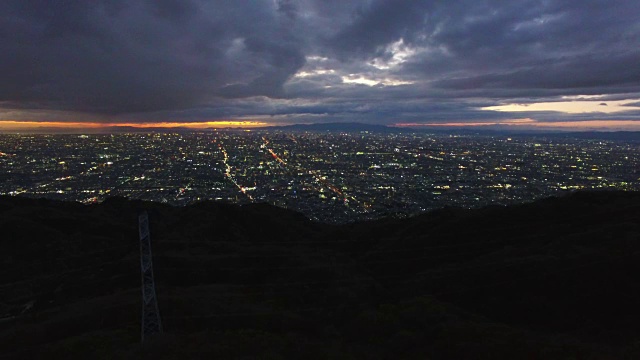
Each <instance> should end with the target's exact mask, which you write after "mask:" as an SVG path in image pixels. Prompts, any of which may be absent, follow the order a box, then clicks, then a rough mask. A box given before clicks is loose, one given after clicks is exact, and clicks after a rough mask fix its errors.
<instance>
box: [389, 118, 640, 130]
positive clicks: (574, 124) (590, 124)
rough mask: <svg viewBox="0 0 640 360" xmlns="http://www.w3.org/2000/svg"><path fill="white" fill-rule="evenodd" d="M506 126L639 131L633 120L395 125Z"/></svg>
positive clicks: (638, 124) (509, 121) (526, 120)
mask: <svg viewBox="0 0 640 360" xmlns="http://www.w3.org/2000/svg"><path fill="white" fill-rule="evenodd" d="M499 125H506V126H508V127H510V128H517V127H522V128H533V129H536V128H538V129H541V128H548V129H576V130H589V129H602V130H618V129H622V128H623V129H626V130H640V121H635V120H584V121H558V122H540V121H535V120H533V119H513V120H505V121H491V122H462V121H456V122H446V123H397V124H394V126H397V127H477V126H499Z"/></svg>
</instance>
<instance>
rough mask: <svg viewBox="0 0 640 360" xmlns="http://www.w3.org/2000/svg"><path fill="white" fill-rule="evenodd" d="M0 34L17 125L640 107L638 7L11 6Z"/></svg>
mask: <svg viewBox="0 0 640 360" xmlns="http://www.w3.org/2000/svg"><path fill="white" fill-rule="evenodd" d="M0 36H1V38H2V41H1V42H0V71H1V72H2V74H3V78H2V81H0V108H4V109H13V110H15V111H14V112H12V114H15V113H16V111H18V110H21V109H22V110H31V111H36V110H37V111H38V113H39V114H40V113H42V112H46V110H51V111H57V110H62V111H67V112H69V113H74V112H77V113H80V114H90V115H92V116H94V115H95V116H106V117H111V118H114V117H117V118H118V119H119V118H122V119H134V120H136V121H152V120H154V119H174V120H182V119H184V120H185V121H186V120H189V121H193V120H198V119H202V120H210V119H214V118H224V117H227V118H229V117H251V116H256V117H267V118H268V117H271V118H274V119H276V118H277V119H282V118H286V117H287V116H289V117H290V118H291V119H296V120H299V119H303V120H304V117H305V116H307V117H308V118H309V119H311V120H314V121H330V120H362V121H371V122H378V123H384V122H388V123H396V122H405V121H416V122H420V121H424V122H434V121H442V122H447V121H451V120H457V121H465V120H471V121H478V120H482V121H484V120H486V119H508V118H517V117H522V116H523V114H522V113H504V112H495V111H486V110H480V109H481V108H483V107H488V106H494V105H501V104H508V103H535V102H551V101H567V99H573V100H580V98H579V96H587V97H586V98H584V99H585V100H591V99H592V98H590V97H589V96H595V95H597V96H599V97H597V99H593V101H598V103H600V102H604V101H615V100H636V102H637V99H639V98H640V67H639V66H638V64H640V51H639V50H638V49H640V3H638V2H637V1H635V0H617V1H604V0H581V1H578V0H562V1H561V0H512V1H505V0H486V1H477V0H458V1H444V0H416V1H394V0H369V1H348V0H325V1H320V0H299V1H294V0H263V1H248V0H247V1H233V2H232V1H205V0H185V1H182V0H159V1H156V0H153V1H152V0H129V1H125V0H121V1H118V0H111V1H107V0H66V1H63V0H55V1H52V0H48V1H46V0H31V1H24V0H20V1H18V0H7V1H4V2H2V3H0ZM627 105H628V106H630V107H631V106H632V105H630V104H627ZM636 107H637V106H636ZM525 116H532V117H535V116H537V117H538V118H537V119H540V120H542V121H547V120H548V119H550V118H551V117H554V119H556V120H557V119H559V120H562V119H563V118H566V119H575V118H576V116H577V115H568V114H563V113H558V112H553V113H535V114H534V113H530V114H528V115H525ZM583 116H584V118H585V119H586V118H592V117H593V118H597V117H598V116H599V119H607V118H616V117H615V114H614V115H612V114H607V115H606V116H605V115H603V114H599V113H598V114H590V115H583ZM620 116H621V117H620V118H623V117H625V118H633V119H636V117H635V114H634V113H633V112H624V113H623V114H620Z"/></svg>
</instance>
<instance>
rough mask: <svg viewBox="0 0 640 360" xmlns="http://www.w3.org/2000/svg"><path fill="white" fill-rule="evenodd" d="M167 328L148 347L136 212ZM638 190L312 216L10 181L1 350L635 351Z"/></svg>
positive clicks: (0, 260) (639, 354)
mask: <svg viewBox="0 0 640 360" xmlns="http://www.w3.org/2000/svg"><path fill="white" fill-rule="evenodd" d="M142 210H146V211H147V212H148V213H149V216H150V229H151V241H152V249H153V255H154V258H153V262H154V271H155V276H156V286H157V295H158V303H159V307H160V314H161V317H162V321H163V325H164V329H165V333H164V334H163V335H158V336H157V337H155V338H151V339H150V341H149V343H146V344H144V346H140V343H139V341H140V307H141V295H140V265H139V242H138V229H137V226H138V223H137V216H138V214H139V213H140V212H141V211H142ZM638 219H640V193H634V192H578V193H573V194H570V195H568V196H564V197H561V198H549V199H545V200H541V201H537V202H534V203H530V204H524V205H517V206H509V207H499V206H496V207H488V208H483V209H477V210H463V209H455V208H447V209H443V210H439V211H434V212H430V213H426V214H423V215H420V216H416V217H413V218H409V219H382V220H378V221H373V222H363V223H354V224H347V225H340V226H337V225H327V224H321V223H315V222H312V221H310V220H307V219H306V218H304V217H303V216H302V215H301V214H299V213H296V212H293V211H289V210H285V209H281V208H277V207H273V206H270V205H267V204H253V205H247V206H237V205H232V204H225V203H214V202H204V203H198V204H194V205H191V206H187V207H171V206H168V205H163V204H159V203H149V202H140V201H130V200H125V199H122V198H111V199H107V200H106V201H105V202H104V203H102V204H97V205H81V204H78V203H70V202H57V201H51V200H44V199H28V198H22V197H0V234H2V241H1V242H0V294H1V297H0V354H2V358H3V359H27V358H28V359H35V358H64V359H86V358H117V359H140V358H153V359H176V358H223V359H231V358H235V359H240V358H242V359H249V358H264V359H289V358H290V359H327V358H335V359H345V358H352V359H389V358H399V359H427V358H428V359H523V358H527V359H638V358H640V348H639V347H638V339H639V338H640V328H639V327H638V326H637V324H638V323H640V307H639V306H638V304H639V303H640V222H639V221H638Z"/></svg>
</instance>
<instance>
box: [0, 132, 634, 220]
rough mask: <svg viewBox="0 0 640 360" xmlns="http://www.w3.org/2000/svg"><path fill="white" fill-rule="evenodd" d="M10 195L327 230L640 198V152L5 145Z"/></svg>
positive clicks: (358, 142)
mask: <svg viewBox="0 0 640 360" xmlns="http://www.w3.org/2000/svg"><path fill="white" fill-rule="evenodd" d="M0 169H1V171H0V194H5V195H6V194H9V195H19V194H22V195H25V196H31V197H46V198H53V199H64V200H75V201H80V202H84V203H92V202H99V201H102V200H104V199H105V198H106V197H108V196H125V197H128V198H132V199H144V200H152V201H161V202H167V203H171V204H179V205H180V204H188V203H192V202H195V201H202V200H219V201H228V202H234V203H250V202H268V203H272V204H275V205H278V206H282V207H286V208H291V209H294V210H297V211H300V212H302V213H304V214H305V215H307V216H308V217H310V218H312V219H316V220H321V221H328V222H345V221H353V220H362V219H371V218H378V217H381V216H389V215H393V216H406V215H410V214H415V213H419V212H423V211H426V210H430V209H436V208H442V207H445V206H457V207H467V208H469V207H479V206H485V205H490V204H512V203H518V202H525V201H531V200H534V199H537V198H540V197H545V196H550V195H556V194H558V192H560V191H565V190H575V189H618V190H640V144H638V143H633V142H624V141H603V140H585V139H558V138H555V139H551V138H545V137H543V136H538V137H536V136H526V137H525V136H519V137H513V138H509V137H507V136H480V135H474V136H454V135H433V134H423V133H416V134H412V133H394V134H384V133H379V134H378V133H367V132H353V133H336V132H317V133H313V132H282V131H224V132H223V131H220V132H201V133H189V134H164V133H152V134H138V133H135V134H118V135H89V136H87V135H8V134H7V135H0Z"/></svg>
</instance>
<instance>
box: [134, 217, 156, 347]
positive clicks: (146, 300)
mask: <svg viewBox="0 0 640 360" xmlns="http://www.w3.org/2000/svg"><path fill="white" fill-rule="evenodd" d="M138 224H139V232H140V265H141V271H142V342H144V340H145V338H147V337H149V336H151V335H153V334H158V333H161V332H162V322H161V321H160V311H159V310H158V299H157V298H156V286H155V281H154V279H153V262H152V259H151V238H150V236H149V215H148V214H147V212H146V211H145V212H143V213H142V214H140V216H139V217H138Z"/></svg>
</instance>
